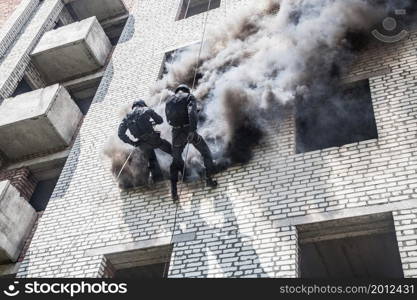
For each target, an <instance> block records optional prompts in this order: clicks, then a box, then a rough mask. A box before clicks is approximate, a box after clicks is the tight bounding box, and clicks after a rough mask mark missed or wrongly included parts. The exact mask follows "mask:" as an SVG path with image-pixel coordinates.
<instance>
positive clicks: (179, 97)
mask: <svg viewBox="0 0 417 300" xmlns="http://www.w3.org/2000/svg"><path fill="white" fill-rule="evenodd" d="M166 115H167V119H168V123H169V124H170V125H171V126H172V156H173V162H172V165H171V181H172V183H173V184H176V183H177V182H178V172H181V173H182V172H183V170H184V160H183V159H182V152H183V151H184V148H185V146H186V145H187V142H189V143H191V144H193V145H194V147H195V148H196V149H197V150H198V151H199V152H200V153H201V155H202V156H203V159H204V165H205V167H206V176H207V178H208V179H210V180H211V175H212V174H213V172H214V163H213V159H212V155H211V151H210V149H209V147H208V146H207V143H206V142H205V141H204V139H203V138H202V137H201V136H200V135H199V134H198V133H197V132H196V130H197V118H198V116H197V100H196V98H195V97H194V96H193V95H192V94H176V95H173V96H171V97H170V98H169V99H168V101H167V104H166Z"/></svg>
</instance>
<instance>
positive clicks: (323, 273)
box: [297, 213, 404, 279]
mask: <svg viewBox="0 0 417 300" xmlns="http://www.w3.org/2000/svg"><path fill="white" fill-rule="evenodd" d="M297 230H298V239H299V268H300V269H299V271H300V277H301V278H315V279H318V278H333V279H335V278H338V279H340V278H381V279H382V278H403V277H404V273H403V268H402V263H401V257H400V253H399V249H398V242H397V238H396V234H395V227H394V221H393V218H392V214H391V213H384V214H375V215H368V216H362V217H355V218H347V219H341V220H332V221H327V222H320V223H313V224H306V225H300V226H297Z"/></svg>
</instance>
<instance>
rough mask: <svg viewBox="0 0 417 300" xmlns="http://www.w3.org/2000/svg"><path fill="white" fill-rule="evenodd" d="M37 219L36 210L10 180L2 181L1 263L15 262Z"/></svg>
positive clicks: (0, 218)
mask: <svg viewBox="0 0 417 300" xmlns="http://www.w3.org/2000/svg"><path fill="white" fill-rule="evenodd" d="M35 221H36V212H35V210H34V209H33V208H32V206H30V204H29V203H28V202H27V201H26V200H25V199H23V198H22V197H21V196H20V195H19V192H18V191H17V190H16V189H15V188H14V187H13V186H12V185H11V184H10V182H9V181H1V182H0V264H5V263H10V262H15V261H16V260H17V259H18V257H19V255H20V252H21V251H22V249H23V246H24V243H25V240H26V238H27V236H28V235H29V234H30V232H31V230H32V227H33V224H34V223H35Z"/></svg>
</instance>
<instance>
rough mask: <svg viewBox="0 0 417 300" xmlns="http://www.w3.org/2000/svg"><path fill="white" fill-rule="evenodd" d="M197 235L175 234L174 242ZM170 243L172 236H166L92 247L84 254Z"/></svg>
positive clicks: (188, 239) (145, 247)
mask: <svg viewBox="0 0 417 300" xmlns="http://www.w3.org/2000/svg"><path fill="white" fill-rule="evenodd" d="M195 237H196V233H195V232H190V233H183V234H176V235H174V238H173V241H172V243H174V244H175V243H183V242H188V241H192V240H194V239H195ZM170 243H171V238H170V237H164V238H157V239H151V240H145V241H140V242H136V243H129V244H122V245H114V246H107V247H100V248H92V249H88V250H86V251H85V252H84V255H85V256H95V255H108V254H113V253H118V252H127V251H135V250H142V249H148V248H153V247H161V246H166V245H169V244H170Z"/></svg>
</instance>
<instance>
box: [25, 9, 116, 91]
mask: <svg viewBox="0 0 417 300" xmlns="http://www.w3.org/2000/svg"><path fill="white" fill-rule="evenodd" d="M111 50H112V45H111V43H110V41H109V39H108V38H107V36H106V34H105V33H104V31H103V28H102V27H101V26H100V24H99V23H98V21H97V19H96V18H95V17H91V18H88V19H86V20H83V21H81V22H77V23H73V24H70V25H67V26H64V27H60V28H58V29H56V30H51V31H49V32H47V33H46V34H45V35H44V36H43V37H42V39H41V40H40V41H39V44H38V45H37V46H36V48H35V49H34V50H33V51H32V53H31V54H30V56H31V59H32V62H33V64H34V65H35V66H36V68H37V69H38V70H39V72H40V73H41V74H42V75H43V77H44V78H45V81H46V82H47V84H53V83H57V82H63V81H68V80H71V79H74V78H78V77H80V76H84V75H87V74H91V73H93V72H95V71H97V70H99V69H100V68H102V67H103V66H104V65H105V63H106V62H107V58H108V57H109V55H110V53H111Z"/></svg>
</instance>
